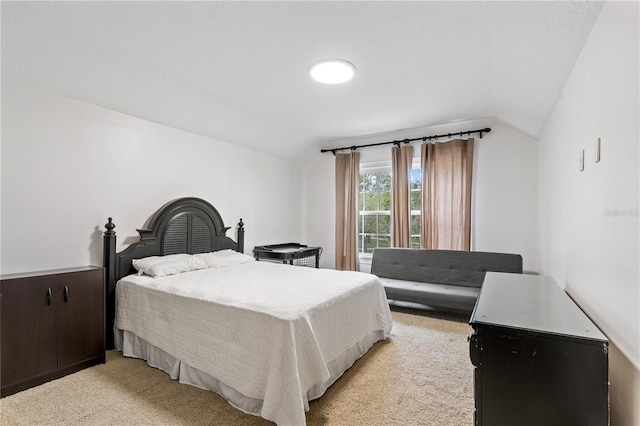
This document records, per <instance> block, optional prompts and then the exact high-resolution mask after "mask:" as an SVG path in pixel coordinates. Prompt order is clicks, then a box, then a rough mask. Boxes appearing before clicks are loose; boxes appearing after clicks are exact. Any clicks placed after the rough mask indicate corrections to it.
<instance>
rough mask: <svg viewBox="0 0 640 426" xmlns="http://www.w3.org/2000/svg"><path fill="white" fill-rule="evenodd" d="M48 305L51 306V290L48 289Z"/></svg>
mask: <svg viewBox="0 0 640 426" xmlns="http://www.w3.org/2000/svg"><path fill="white" fill-rule="evenodd" d="M47 305H48V306H51V288H48V289H47Z"/></svg>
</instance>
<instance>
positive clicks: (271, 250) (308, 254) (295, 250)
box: [253, 243, 322, 268]
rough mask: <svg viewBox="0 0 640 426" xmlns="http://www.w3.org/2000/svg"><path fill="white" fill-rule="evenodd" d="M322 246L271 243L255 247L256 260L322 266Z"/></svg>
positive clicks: (254, 255)
mask: <svg viewBox="0 0 640 426" xmlns="http://www.w3.org/2000/svg"><path fill="white" fill-rule="evenodd" d="M321 254H322V247H309V246H306V245H304V244H298V243H285V244H271V245H266V246H256V247H254V248H253V257H255V259H256V260H261V259H276V260H280V261H282V263H288V264H289V265H296V266H308V267H315V268H319V267H320V255H321Z"/></svg>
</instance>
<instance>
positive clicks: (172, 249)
mask: <svg viewBox="0 0 640 426" xmlns="http://www.w3.org/2000/svg"><path fill="white" fill-rule="evenodd" d="M105 228H106V231H105V232H104V267H105V269H106V280H107V282H106V286H107V347H108V348H113V321H114V317H115V286H116V283H117V282H118V280H119V279H120V278H122V277H124V276H126V275H129V274H131V273H135V269H134V268H133V265H132V260H133V259H140V258H143V257H148V256H164V255H168V254H176V253H189V254H194V253H208V252H212V251H218V250H224V249H232V250H236V251H239V252H241V253H242V252H243V251H244V223H243V222H242V219H240V222H239V223H238V226H237V228H236V241H234V240H232V239H231V238H229V237H227V236H226V233H227V231H228V230H229V229H230V228H229V227H225V226H224V222H223V220H222V217H221V216H220V213H218V210H216V209H215V207H213V206H212V205H211V204H209V203H208V202H206V201H204V200H202V199H200V198H194V197H186V198H178V199H176V200H173V201H170V202H168V203H167V204H165V205H164V206H162V207H160V209H158V211H156V213H155V214H154V215H153V216H152V217H151V220H150V221H149V225H148V228H147V229H138V230H137V231H138V233H139V234H140V241H138V242H136V243H133V244H131V245H130V246H129V247H127V248H126V249H124V250H122V251H121V252H119V253H116V233H115V231H114V228H115V224H114V223H113V221H112V219H111V218H109V219H108V222H107V224H106V225H105Z"/></svg>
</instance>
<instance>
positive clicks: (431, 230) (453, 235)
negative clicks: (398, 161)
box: [420, 138, 473, 250]
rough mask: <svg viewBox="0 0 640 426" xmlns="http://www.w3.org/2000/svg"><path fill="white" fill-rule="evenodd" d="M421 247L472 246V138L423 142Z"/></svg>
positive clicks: (452, 247)
mask: <svg viewBox="0 0 640 426" xmlns="http://www.w3.org/2000/svg"><path fill="white" fill-rule="evenodd" d="M420 163H421V167H422V230H421V237H422V247H424V248H431V249H449V250H469V249H470V247H471V175H472V171H473V138H471V139H468V140H462V139H456V140H452V141H449V142H445V143H434V144H427V143H425V144H422V147H421V158H420Z"/></svg>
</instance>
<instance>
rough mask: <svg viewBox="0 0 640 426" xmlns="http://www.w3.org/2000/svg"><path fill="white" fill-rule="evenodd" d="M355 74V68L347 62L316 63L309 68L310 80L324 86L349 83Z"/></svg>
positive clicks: (336, 60) (339, 60)
mask: <svg viewBox="0 0 640 426" xmlns="http://www.w3.org/2000/svg"><path fill="white" fill-rule="evenodd" d="M355 73H356V68H355V67H354V66H353V65H352V64H350V63H349V62H347V61H343V60H341V59H334V60H330V61H322V62H318V63H317V64H315V65H314V66H312V67H311V71H310V74H311V78H313V79H314V80H316V81H318V82H320V83H325V84H338V83H344V82H346V81H349V80H351V79H352V78H353V76H354V75H355Z"/></svg>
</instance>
